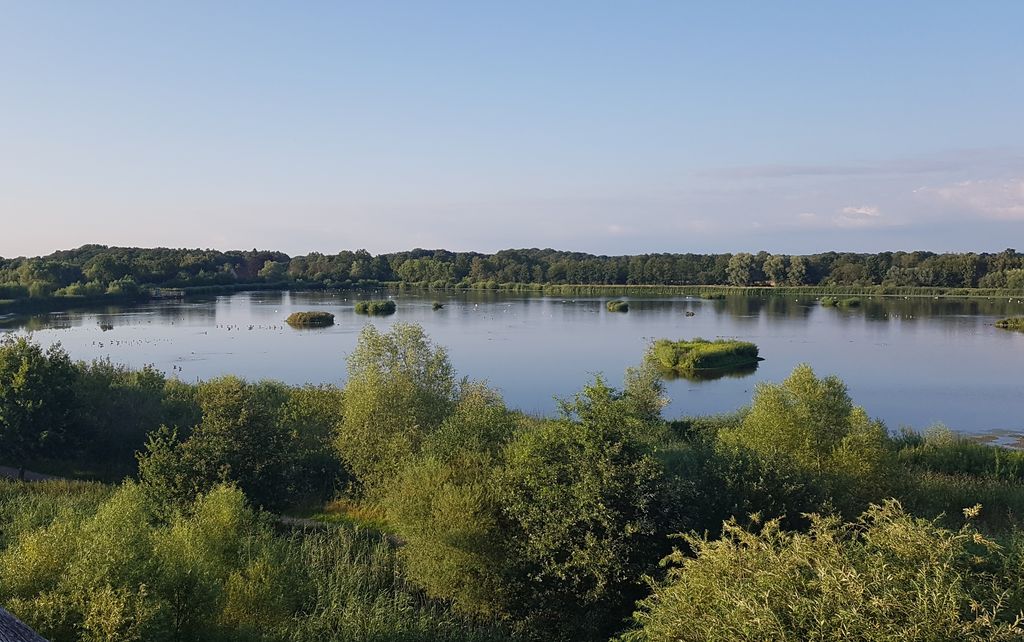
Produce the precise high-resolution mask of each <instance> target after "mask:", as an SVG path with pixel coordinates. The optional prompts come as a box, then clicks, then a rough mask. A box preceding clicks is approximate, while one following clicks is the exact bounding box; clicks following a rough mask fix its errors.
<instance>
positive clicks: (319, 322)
mask: <svg viewBox="0 0 1024 642" xmlns="http://www.w3.org/2000/svg"><path fill="white" fill-rule="evenodd" d="M286 321H287V323H288V325H290V326H292V327H293V328H325V327H328V326H332V325H334V315H333V314H331V313H330V312H293V313H292V314H290V315H288V319H286Z"/></svg>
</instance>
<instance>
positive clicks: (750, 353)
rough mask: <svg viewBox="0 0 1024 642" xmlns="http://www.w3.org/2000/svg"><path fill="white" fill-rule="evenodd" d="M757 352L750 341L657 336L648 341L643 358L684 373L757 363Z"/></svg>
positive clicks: (666, 368)
mask: <svg viewBox="0 0 1024 642" xmlns="http://www.w3.org/2000/svg"><path fill="white" fill-rule="evenodd" d="M757 354H758V350H757V346H756V345H754V344H753V343H749V342H746V341H735V340H732V339H716V340H714V341H708V340H706V339H701V338H699V337H698V338H696V339H691V340H689V341H669V340H668V339H659V340H657V341H655V342H654V343H653V344H651V347H650V348H649V349H648V351H647V356H646V359H647V360H648V361H650V362H651V363H653V364H655V365H656V366H658V367H659V368H663V369H665V370H669V371H672V372H677V373H684V374H685V373H692V372H696V371H700V370H721V369H727V368H739V367H743V366H749V365H756V364H757V362H758V361H759V360H760V359H759V357H758V356H757Z"/></svg>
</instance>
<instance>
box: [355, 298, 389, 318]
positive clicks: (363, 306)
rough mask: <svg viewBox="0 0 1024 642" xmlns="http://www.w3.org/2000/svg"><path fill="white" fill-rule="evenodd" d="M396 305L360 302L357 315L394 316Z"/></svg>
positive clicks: (381, 302) (357, 304)
mask: <svg viewBox="0 0 1024 642" xmlns="http://www.w3.org/2000/svg"><path fill="white" fill-rule="evenodd" d="M396 307H397V306H396V305H395V302H394V301H391V300H387V301H360V302H358V303H356V314H370V315H386V314H394V313H395V309H396Z"/></svg>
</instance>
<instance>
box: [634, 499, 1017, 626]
mask: <svg viewBox="0 0 1024 642" xmlns="http://www.w3.org/2000/svg"><path fill="white" fill-rule="evenodd" d="M685 542H686V544H687V546H688V548H689V549H690V550H692V552H693V553H692V557H690V556H688V555H685V554H683V553H682V552H677V553H674V554H673V555H671V556H669V557H668V558H667V559H666V563H668V564H671V565H672V567H671V569H670V570H669V572H668V577H667V578H666V579H665V581H663V582H657V583H653V584H652V587H653V591H654V593H653V595H652V596H651V597H649V598H647V599H645V600H643V601H642V602H640V605H639V606H640V609H639V611H637V613H636V615H635V621H636V626H637V628H636V629H635V630H634V631H632V632H630V633H628V634H627V635H625V636H623V639H624V640H627V641H628V640H634V641H641V640H642V641H651V642H654V641H658V640H665V641H669V640H671V641H676V640H680V641H687V640H694V641H697V640H700V641H702V642H703V641H707V640H723V641H725V640H835V641H837V642H838V641H839V640H903V641H908V642H909V641H911V640H921V641H924V640H980V639H984V640H1018V639H1020V638H1021V636H1022V635H1024V627H1021V625H1020V622H1019V621H1018V620H1017V619H1016V618H1017V612H1016V611H1015V610H1014V606H1015V605H1016V604H1019V602H1018V600H1019V599H1020V598H1021V597H1022V592H1021V591H1022V586H1021V582H1020V579H1019V576H1017V575H1015V574H1014V573H1013V572H1005V571H1004V572H1002V573H999V572H998V570H999V569H1003V568H1006V570H1007V571H1009V568H1013V567H1014V566H1015V563H1016V562H1015V559H1014V558H1015V555H1012V554H1011V553H1010V552H1006V551H1003V550H1001V548H1000V547H999V546H997V545H996V544H995V543H993V542H990V541H989V540H987V539H985V538H984V537H982V536H981V534H980V533H978V532H977V531H976V530H974V529H972V528H969V527H964V528H963V529H961V530H959V531H956V532H954V531H948V530H945V529H943V528H940V527H939V526H937V525H936V524H935V523H933V522H929V521H925V520H921V519H915V518H913V517H911V516H909V515H908V514H907V513H906V512H905V511H904V510H903V509H902V507H901V506H900V505H899V504H898V503H895V502H887V503H885V504H884V505H882V506H873V507H871V508H870V509H869V510H868V511H867V512H865V513H864V514H863V515H862V516H861V517H860V519H859V520H857V522H855V523H852V524H842V523H840V521H839V520H838V519H836V518H832V517H819V516H813V517H812V518H811V529H810V532H809V533H806V534H804V533H790V532H786V531H783V530H782V529H781V528H780V527H779V524H778V522H776V521H769V522H767V523H766V524H764V526H763V527H762V528H760V529H759V530H758V532H751V531H747V530H744V529H743V528H740V527H739V526H738V525H736V524H735V523H734V522H730V523H727V524H726V525H725V534H724V536H723V537H722V539H721V540H718V541H709V540H707V539H705V538H703V537H699V536H695V535H690V536H687V537H686V538H685ZM1007 567H1009V568H1007ZM993 570H997V572H996V573H995V574H993V572H992V571H993Z"/></svg>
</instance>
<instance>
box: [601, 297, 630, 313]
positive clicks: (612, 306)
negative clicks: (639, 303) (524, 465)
mask: <svg viewBox="0 0 1024 642" xmlns="http://www.w3.org/2000/svg"><path fill="white" fill-rule="evenodd" d="M605 307H606V308H608V311H609V312H629V303H628V302H626V301H620V300H619V299H615V300H614V301H609V302H608V303H606V304H605Z"/></svg>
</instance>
